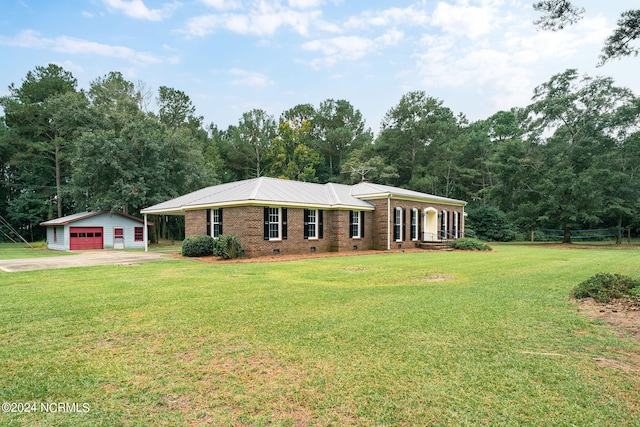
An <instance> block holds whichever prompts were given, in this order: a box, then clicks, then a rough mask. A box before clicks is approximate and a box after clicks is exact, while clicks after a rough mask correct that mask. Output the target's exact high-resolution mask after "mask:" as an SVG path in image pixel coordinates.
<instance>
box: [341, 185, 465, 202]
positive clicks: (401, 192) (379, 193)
mask: <svg viewBox="0 0 640 427" xmlns="http://www.w3.org/2000/svg"><path fill="white" fill-rule="evenodd" d="M351 195H352V196H354V197H358V198H361V199H364V200H366V199H376V198H381V197H393V198H398V199H409V200H423V201H428V202H436V203H442V204H447V205H456V206H458V205H459V206H464V205H466V204H467V202H465V201H462V200H456V199H450V198H448V197H441V196H434V195H433V194H427V193H420V192H419V191H413V190H407V189H405V188H398V187H392V186H390V185H382V184H374V183H371V182H360V183H358V184H356V185H353V186H351Z"/></svg>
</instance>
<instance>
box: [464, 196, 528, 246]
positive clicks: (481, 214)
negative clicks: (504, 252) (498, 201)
mask: <svg viewBox="0 0 640 427" xmlns="http://www.w3.org/2000/svg"><path fill="white" fill-rule="evenodd" d="M465 211H466V212H467V213H468V214H469V217H468V218H467V219H465V224H464V226H465V233H466V232H467V231H468V230H473V231H474V237H477V238H478V239H482V240H487V241H490V242H510V241H512V240H514V239H515V238H516V232H515V226H514V225H513V224H512V223H511V221H509V219H508V218H507V215H506V214H505V213H504V212H502V211H501V210H500V209H498V208H495V207H493V206H488V205H485V204H479V203H470V204H469V206H468V207H467V208H465Z"/></svg>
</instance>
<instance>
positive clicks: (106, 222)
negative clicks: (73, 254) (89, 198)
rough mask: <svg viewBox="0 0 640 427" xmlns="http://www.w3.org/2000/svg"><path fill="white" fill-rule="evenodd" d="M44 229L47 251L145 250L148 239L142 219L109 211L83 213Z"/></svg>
mask: <svg viewBox="0 0 640 427" xmlns="http://www.w3.org/2000/svg"><path fill="white" fill-rule="evenodd" d="M147 224H148V225H153V224H151V223H147ZM40 225H42V226H43V227H47V247H48V248H49V249H55V250H61V251H70V250H71V251H78V250H86V249H144V247H145V241H144V239H145V238H146V236H147V235H148V233H147V231H146V230H145V228H144V227H145V222H144V221H143V220H142V219H140V218H136V217H134V216H131V215H127V214H124V213H122V212H111V211H108V210H103V211H94V212H80V213H76V214H72V215H67V216H63V217H60V218H56V219H52V220H49V221H45V222H42V223H40Z"/></svg>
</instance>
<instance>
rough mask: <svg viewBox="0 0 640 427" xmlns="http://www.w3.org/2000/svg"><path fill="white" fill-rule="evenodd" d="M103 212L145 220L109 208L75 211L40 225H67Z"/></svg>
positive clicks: (140, 220)
mask: <svg viewBox="0 0 640 427" xmlns="http://www.w3.org/2000/svg"><path fill="white" fill-rule="evenodd" d="M101 214H111V215H120V216H123V217H125V218H129V219H132V220H134V221H139V222H144V220H142V219H140V218H136V217H134V216H131V215H127V214H123V213H121V212H113V213H111V211H109V210H103V211H87V212H79V213H75V214H72V215H67V216H62V217H60V218H56V219H52V220H49V221H45V222H41V223H40V225H42V226H45V227H48V226H53V225H65V224H69V223H70V222H74V221H79V220H81V219H85V218H90V217H92V216H96V215H101Z"/></svg>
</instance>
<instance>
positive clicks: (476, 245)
mask: <svg viewBox="0 0 640 427" xmlns="http://www.w3.org/2000/svg"><path fill="white" fill-rule="evenodd" d="M447 245H449V247H452V248H453V249H462V250H465V251H490V250H491V246H489V245H487V244H486V243H484V242H483V241H481V240H478V239H471V238H469V237H464V238H462V239H457V240H452V241H451V242H449V243H447Z"/></svg>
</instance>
